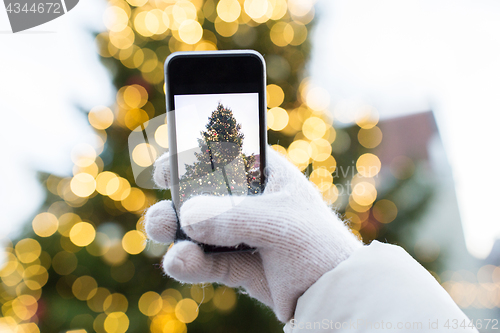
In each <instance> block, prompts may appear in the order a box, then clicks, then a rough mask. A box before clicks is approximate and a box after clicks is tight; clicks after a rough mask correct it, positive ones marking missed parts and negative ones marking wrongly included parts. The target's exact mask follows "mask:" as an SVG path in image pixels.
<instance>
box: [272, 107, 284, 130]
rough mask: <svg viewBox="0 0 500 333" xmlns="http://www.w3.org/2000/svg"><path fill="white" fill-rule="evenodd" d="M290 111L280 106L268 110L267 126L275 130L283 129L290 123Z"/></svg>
mask: <svg viewBox="0 0 500 333" xmlns="http://www.w3.org/2000/svg"><path fill="white" fill-rule="evenodd" d="M288 119H289V118H288V112H286V110H285V109H283V108H280V107H274V108H272V109H270V110H268V111H267V127H269V128H270V129H272V130H273V131H281V130H282V129H283V128H285V126H286V125H287V124H288Z"/></svg>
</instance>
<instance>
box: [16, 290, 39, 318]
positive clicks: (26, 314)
mask: <svg viewBox="0 0 500 333" xmlns="http://www.w3.org/2000/svg"><path fill="white" fill-rule="evenodd" d="M11 306H12V310H13V311H14V313H15V314H16V316H17V317H18V318H19V319H21V320H29V319H30V318H31V317H33V316H34V315H35V313H36V311H37V309H38V302H37V300H36V298H35V297H33V296H31V295H20V296H18V297H17V298H15V299H14V300H13V301H12V305H11Z"/></svg>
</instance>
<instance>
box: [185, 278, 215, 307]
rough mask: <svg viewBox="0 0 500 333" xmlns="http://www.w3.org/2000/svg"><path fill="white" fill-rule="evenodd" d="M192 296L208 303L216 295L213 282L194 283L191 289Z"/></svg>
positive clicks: (199, 301)
mask: <svg viewBox="0 0 500 333" xmlns="http://www.w3.org/2000/svg"><path fill="white" fill-rule="evenodd" d="M190 294H191V297H192V298H193V299H194V300H195V301H196V302H197V303H199V304H202V303H207V302H209V301H210V300H211V299H212V298H213V297H214V287H213V286H212V284H210V283H208V284H203V285H200V284H193V285H192V286H191V289H190Z"/></svg>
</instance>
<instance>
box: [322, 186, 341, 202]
mask: <svg viewBox="0 0 500 333" xmlns="http://www.w3.org/2000/svg"><path fill="white" fill-rule="evenodd" d="M321 194H322V195H323V200H324V201H325V202H326V203H327V204H329V205H331V204H333V203H334V202H336V201H337V199H338V198H339V189H338V188H337V186H335V185H333V186H330V188H328V190H326V191H324V192H322V193H321Z"/></svg>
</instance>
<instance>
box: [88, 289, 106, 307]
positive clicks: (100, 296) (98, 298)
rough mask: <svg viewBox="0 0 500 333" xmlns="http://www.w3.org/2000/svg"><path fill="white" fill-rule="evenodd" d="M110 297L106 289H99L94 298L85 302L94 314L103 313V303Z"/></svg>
mask: <svg viewBox="0 0 500 333" xmlns="http://www.w3.org/2000/svg"><path fill="white" fill-rule="evenodd" d="M109 295H111V293H110V292H109V290H108V289H106V288H102V287H99V288H97V289H96V292H95V294H94V296H92V297H91V298H89V299H88V300H87V305H88V307H89V308H90V309H91V310H92V311H94V312H104V307H103V305H104V301H105V300H106V298H107V297H108V296H109Z"/></svg>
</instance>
